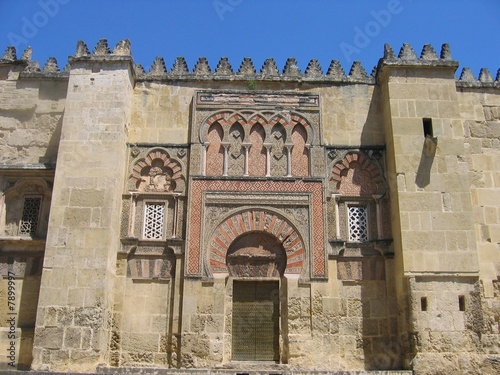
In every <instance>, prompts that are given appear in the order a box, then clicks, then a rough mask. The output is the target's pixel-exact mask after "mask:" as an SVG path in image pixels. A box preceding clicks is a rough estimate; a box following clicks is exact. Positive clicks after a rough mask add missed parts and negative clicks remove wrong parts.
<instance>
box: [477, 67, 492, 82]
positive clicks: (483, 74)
mask: <svg viewBox="0 0 500 375" xmlns="http://www.w3.org/2000/svg"><path fill="white" fill-rule="evenodd" d="M479 82H481V83H493V82H494V81H493V77H492V76H491V73H490V71H489V70H488V69H487V68H481V71H480V72H479Z"/></svg>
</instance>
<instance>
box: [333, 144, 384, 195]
mask: <svg viewBox="0 0 500 375" xmlns="http://www.w3.org/2000/svg"><path fill="white" fill-rule="evenodd" d="M330 183H331V185H330V187H331V188H332V190H334V191H335V192H336V193H339V194H342V195H345V196H371V195H374V194H383V193H384V192H385V190H386V183H385V179H384V176H383V172H382V170H381V168H380V166H379V165H377V164H376V163H375V162H374V161H373V160H371V159H370V158H368V157H367V156H365V155H364V154H363V153H361V152H359V151H351V152H348V153H347V154H345V155H344V156H343V157H342V158H341V159H340V160H338V161H337V162H336V163H334V165H333V168H332V170H331V175H330Z"/></svg>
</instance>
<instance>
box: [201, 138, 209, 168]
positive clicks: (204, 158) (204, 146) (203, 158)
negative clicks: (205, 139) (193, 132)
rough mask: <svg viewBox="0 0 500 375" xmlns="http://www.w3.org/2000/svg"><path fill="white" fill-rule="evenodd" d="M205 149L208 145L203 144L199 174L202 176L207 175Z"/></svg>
mask: <svg viewBox="0 0 500 375" xmlns="http://www.w3.org/2000/svg"><path fill="white" fill-rule="evenodd" d="M207 148H208V143H203V152H202V156H201V158H202V160H201V174H202V175H203V176H206V175H207Z"/></svg>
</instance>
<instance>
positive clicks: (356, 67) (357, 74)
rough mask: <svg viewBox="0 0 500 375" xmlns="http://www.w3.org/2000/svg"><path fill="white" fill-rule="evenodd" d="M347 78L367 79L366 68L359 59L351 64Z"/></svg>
mask: <svg viewBox="0 0 500 375" xmlns="http://www.w3.org/2000/svg"><path fill="white" fill-rule="evenodd" d="M349 78H354V79H359V80H364V79H367V78H368V76H367V75H366V70H365V68H364V67H363V65H362V64H361V61H354V62H353V63H352V66H351V70H349Z"/></svg>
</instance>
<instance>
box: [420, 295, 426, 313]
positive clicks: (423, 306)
mask: <svg viewBox="0 0 500 375" xmlns="http://www.w3.org/2000/svg"><path fill="white" fill-rule="evenodd" d="M420 310H422V311H427V297H421V298H420Z"/></svg>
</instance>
